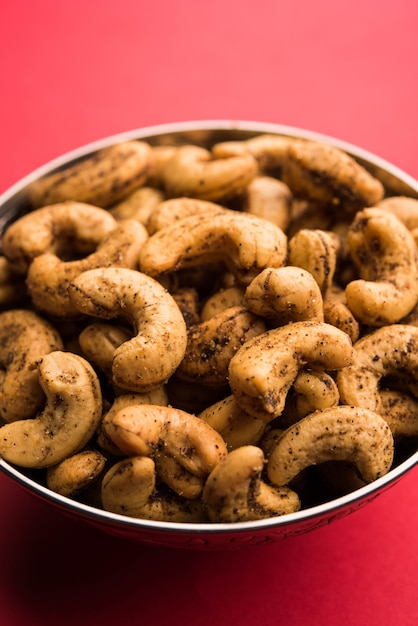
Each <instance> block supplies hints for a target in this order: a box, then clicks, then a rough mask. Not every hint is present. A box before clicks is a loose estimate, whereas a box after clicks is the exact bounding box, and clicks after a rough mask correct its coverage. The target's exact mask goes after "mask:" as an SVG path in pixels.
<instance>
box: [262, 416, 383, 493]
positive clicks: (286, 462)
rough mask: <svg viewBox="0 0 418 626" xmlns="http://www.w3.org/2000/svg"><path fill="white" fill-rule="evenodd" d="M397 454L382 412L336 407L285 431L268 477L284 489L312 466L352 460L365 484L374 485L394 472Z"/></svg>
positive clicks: (309, 417)
mask: <svg viewBox="0 0 418 626" xmlns="http://www.w3.org/2000/svg"><path fill="white" fill-rule="evenodd" d="M393 452H394V447H393V437H392V433H391V431H390V428H389V426H388V424H387V423H386V422H385V420H384V419H383V418H382V417H381V416H380V415H379V414H378V413H375V412H373V411H369V410H367V409H362V408H359V407H351V406H338V407H332V408H329V409H324V410H322V411H316V412H315V413H311V414H309V415H307V416H306V417H305V418H303V419H302V420H300V421H299V422H297V423H296V424H294V425H293V426H290V428H288V429H287V430H285V431H284V433H283V434H282V436H281V437H280V439H279V440H278V442H277V445H276V447H275V448H274V449H273V450H272V452H271V454H270V456H269V460H268V464H267V475H268V477H269V479H270V480H271V482H272V483H273V484H274V485H277V486H279V487H282V486H285V485H288V484H289V483H290V482H291V481H292V480H293V479H294V478H295V477H296V476H298V474H299V473H300V472H301V471H302V470H303V469H305V468H306V467H309V466H310V465H315V464H319V463H324V462H326V461H349V462H351V463H354V465H355V466H356V467H357V469H358V471H359V472H360V475H361V477H362V478H363V480H364V481H366V482H372V481H373V480H376V479H377V478H379V477H380V476H383V475H384V474H386V473H387V472H388V471H389V470H390V468H391V465H392V461H393Z"/></svg>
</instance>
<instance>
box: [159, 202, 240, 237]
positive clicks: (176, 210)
mask: <svg viewBox="0 0 418 626" xmlns="http://www.w3.org/2000/svg"><path fill="white" fill-rule="evenodd" d="M227 210H228V209H225V208H224V207H222V206H220V205H219V204H215V203H214V202H208V201H207V200H197V199H196V198H187V197H186V198H171V199H170V200H165V201H164V202H160V204H159V205H158V206H156V207H155V209H154V210H153V211H152V213H151V214H150V216H149V219H148V222H147V230H148V232H149V233H150V234H151V235H152V234H154V233H155V232H157V230H161V229H162V228H166V227H167V226H172V225H173V224H175V223H176V222H178V221H179V220H181V219H184V218H185V217H191V216H192V215H216V214H217V213H224V212H225V211H227Z"/></svg>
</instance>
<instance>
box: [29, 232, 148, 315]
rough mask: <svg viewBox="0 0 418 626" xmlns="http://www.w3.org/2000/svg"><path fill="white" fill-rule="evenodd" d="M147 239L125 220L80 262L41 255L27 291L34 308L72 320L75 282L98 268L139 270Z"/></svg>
mask: <svg viewBox="0 0 418 626" xmlns="http://www.w3.org/2000/svg"><path fill="white" fill-rule="evenodd" d="M147 237H148V234H147V231H146V230H145V227H144V226H142V224H139V223H138V222H136V221H135V220H124V221H123V222H120V223H119V224H118V225H117V226H116V228H115V229H114V230H113V231H112V232H111V233H110V234H109V235H108V236H107V237H106V238H105V239H104V240H103V241H102V243H101V244H100V245H99V246H98V248H97V250H96V251H95V252H93V253H92V254H90V255H89V256H87V257H85V258H84V259H80V260H77V261H62V260H61V259H60V258H58V257H57V256H56V255H54V254H48V253H47V254H41V255H40V256H38V257H36V259H34V260H33V262H32V263H31V266H30V268H29V272H28V276H27V285H28V290H29V293H30V295H31V298H32V301H33V303H34V305H35V306H36V307H37V308H38V310H40V311H45V312H46V313H48V314H49V315H52V316H55V317H61V318H63V317H71V316H75V315H77V313H78V311H77V309H76V308H75V307H74V305H73V304H72V302H71V299H70V297H69V294H68V287H69V285H70V284H71V282H72V281H74V279H75V278H76V277H77V276H78V275H79V274H81V273H82V272H85V271H87V270H90V269H94V268H97V267H126V268H131V269H136V267H137V265H138V257H139V251H140V250H141V248H142V246H143V244H144V242H145V241H146V239H147Z"/></svg>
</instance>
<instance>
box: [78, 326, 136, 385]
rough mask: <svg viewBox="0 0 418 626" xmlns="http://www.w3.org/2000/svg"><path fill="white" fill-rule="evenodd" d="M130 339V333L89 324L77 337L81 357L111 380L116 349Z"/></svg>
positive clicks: (113, 327) (118, 327) (111, 327)
mask: <svg viewBox="0 0 418 626" xmlns="http://www.w3.org/2000/svg"><path fill="white" fill-rule="evenodd" d="M130 339H132V332H131V331H129V330H128V329H126V328H123V327H121V326H114V325H112V324H101V323H95V324H89V325H88V326H86V328H84V329H83V330H82V332H81V333H80V334H79V336H78V342H79V345H80V348H81V350H82V353H83V355H84V356H85V357H86V358H87V359H88V361H90V363H92V364H93V365H94V366H95V367H97V368H98V369H99V370H100V371H101V372H103V373H104V374H105V375H106V377H107V378H108V379H109V380H112V364H113V356H114V354H115V350H116V348H119V346H121V345H122V344H123V343H125V341H129V340H130Z"/></svg>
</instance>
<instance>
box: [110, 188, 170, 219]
mask: <svg viewBox="0 0 418 626" xmlns="http://www.w3.org/2000/svg"><path fill="white" fill-rule="evenodd" d="M164 198H165V196H164V194H163V192H162V191H161V190H160V189H156V188H155V187H140V188H139V189H136V190H135V191H134V192H132V193H131V194H130V195H129V196H128V197H127V198H125V200H122V202H119V203H118V204H115V205H113V206H112V208H111V209H109V213H110V214H111V215H113V217H114V218H115V219H117V220H128V219H132V220H136V221H137V222H140V223H141V224H143V226H147V224H148V220H149V218H150V216H151V214H152V212H153V211H154V210H155V208H156V207H157V206H158V205H159V204H160V203H161V202H163V201H164Z"/></svg>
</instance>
